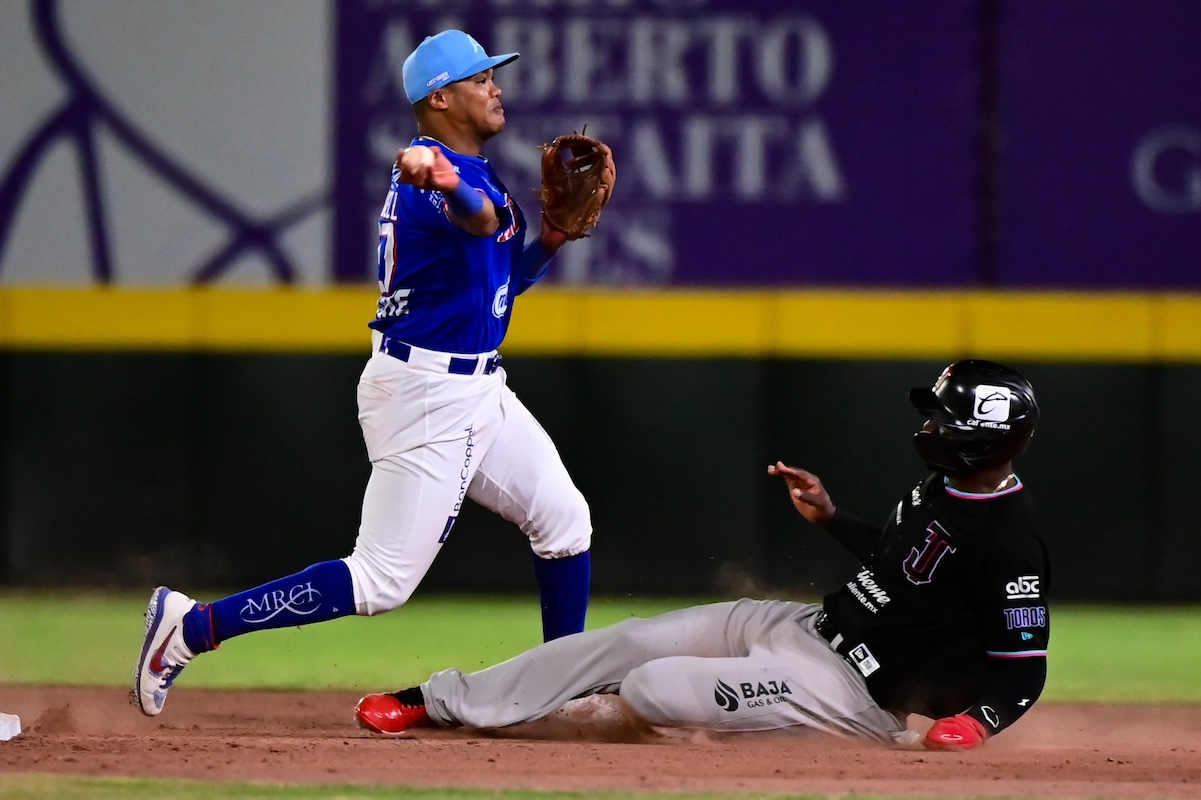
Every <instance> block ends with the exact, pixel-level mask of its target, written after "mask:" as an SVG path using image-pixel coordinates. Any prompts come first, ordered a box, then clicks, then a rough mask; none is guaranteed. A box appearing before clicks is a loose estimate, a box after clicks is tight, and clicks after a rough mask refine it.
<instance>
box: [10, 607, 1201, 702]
mask: <svg viewBox="0 0 1201 800" xmlns="http://www.w3.org/2000/svg"><path fill="white" fill-rule="evenodd" d="M148 596H149V593H146V594H145V595H143V594H138V595H136V596H135V595H107V594H89V593H77V594H69V595H56V596H50V595H41V594H25V593H0V683H62V684H81V685H101V686H123V685H126V684H127V683H128V682H129V680H130V678H129V676H130V670H131V668H132V666H133V663H134V660H135V659H136V657H137V653H138V649H139V648H140V646H141V638H142V630H143V623H142V612H143V610H144V608H145V603H146V600H147V598H148ZM695 602H701V601H698V600H685V599H635V598H596V599H595V600H594V602H593V605H592V608H591V610H590V612H589V627H590V628H597V627H602V626H604V625H609V624H611V623H613V622H617V621H618V620H620V619H624V618H626V617H630V616H643V617H644V616H651V615H653V614H657V613H660V612H662V611H666V610H669V609H673V608H680V607H682V606H685V605H689V604H690V603H695ZM1053 613H1054V618H1053V628H1052V636H1051V657H1050V662H1049V663H1050V678H1049V681H1048V686H1047V689H1046V692H1045V693H1044V695H1043V699H1044V700H1046V701H1057V700H1058V701H1086V702H1090V701H1091V702H1106V703H1190V704H1191V703H1201V680H1198V678H1197V665H1198V664H1201V608H1197V607H1184V608H1178V607H1170V608H1166V607H1129V608H1113V607H1086V606H1061V607H1056V608H1055V609H1054V612H1053ZM540 639H541V632H540V628H539V621H538V613H537V605H536V601H535V600H534V599H533V598H528V597H471V598H462V597H440V596H431V595H424V596H419V597H416V598H414V599H413V601H412V602H411V603H409V604H408V605H407V606H405V607H404V608H401V609H398V610H397V611H394V612H392V613H390V614H385V615H383V616H380V617H374V618H370V619H368V618H358V617H351V618H347V619H341V620H336V621H334V622H329V623H325V624H322V625H312V626H308V627H306V628H304V629H297V628H289V629H285V630H278V631H263V632H261V633H258V634H255V635H252V636H244V637H240V638H237V639H233V640H230V641H228V642H226V643H225V644H223V645H222V646H221V651H220V653H218V654H217V655H216V656H212V657H203V658H199V659H197V660H196V661H195V662H194V663H193V664H192V665H191V666H190V667H189V668H188V674H187V677H186V680H187V683H188V686H193V687H210V688H252V687H253V688H274V689H316V688H337V689H367V690H377V689H383V688H389V687H399V686H405V685H410V684H413V683H417V682H420V681H422V680H424V679H425V678H427V677H428V676H429V674H430V673H432V672H435V671H437V670H440V669H445V668H447V667H452V666H453V667H458V668H460V669H466V670H471V669H477V668H481V667H485V666H488V665H490V664H494V663H496V662H498V661H502V660H504V659H506V658H508V657H510V656H512V655H515V654H517V653H519V652H521V651H523V650H525V649H527V648H529V647H531V646H533V645H535V644H537V643H538V642H539V641H540Z"/></svg>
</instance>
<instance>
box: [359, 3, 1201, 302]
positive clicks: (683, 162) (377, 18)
mask: <svg viewBox="0 0 1201 800" xmlns="http://www.w3.org/2000/svg"><path fill="white" fill-rule="evenodd" d="M336 8H337V26H338V31H337V46H336V53H337V56H336V58H337V70H336V72H337V80H336V103H337V110H336V126H337V130H336V134H335V139H336V142H337V147H336V153H335V160H336V164H335V174H336V175H337V179H336V180H337V185H336V195H337V208H336V214H335V228H336V231H335V249H336V259H335V261H336V274H337V277H338V278H339V279H340V280H345V281H361V280H364V279H371V278H373V266H372V257H373V251H374V240H375V232H374V220H375V216H376V214H377V213H378V208H379V206H380V204H381V203H382V200H383V196H384V194H385V192H386V189H387V181H388V172H389V165H390V162H391V161H392V159H393V158H394V157H395V154H396V150H397V148H398V147H399V146H401V145H402V144H404V143H406V142H407V141H408V139H409V138H410V137H411V136H412V135H413V133H414V132H415V123H414V121H413V118H412V114H411V112H410V111H409V109H408V106H407V104H406V102H405V100H404V97H403V93H402V92H401V90H400V85H401V81H400V65H401V62H402V61H403V59H404V57H405V56H406V55H407V54H408V53H409V52H410V51H411V50H412V48H413V47H415V46H416V45H417V44H418V43H419V42H420V41H421V39H422V38H424V37H425V36H426V35H429V34H432V33H435V32H437V31H439V30H443V29H445V28H448V27H459V28H463V29H465V30H468V31H469V32H471V33H472V34H473V35H475V36H476V37H477V38H478V39H479V40H480V41H481V43H482V44H483V45H484V46H485V48H487V49H488V50H489V52H493V53H497V52H510V51H518V52H520V53H521V54H522V57H521V58H520V59H519V60H518V61H516V62H514V63H513V64H511V65H508V66H506V67H503V68H502V69H501V70H498V72H497V81H498V83H499V84H500V85H501V88H502V89H503V90H504V97H503V99H504V103H505V108H506V111H507V114H508V118H509V126H508V128H507V130H506V131H505V132H504V133H503V134H501V135H500V136H498V137H497V138H496V139H494V140H493V141H492V142H490V143H489V146H488V148H487V150H486V154H487V155H488V156H489V157H490V158H491V159H492V160H493V161H494V162H495V164H496V167H497V171H498V172H499V174H500V175H501V177H502V179H504V180H505V181H506V183H507V184H508V186H509V189H510V191H511V192H512V193H513V195H514V196H515V197H516V198H517V200H518V201H519V202H520V203H521V204H522V205H523V206H524V207H525V209H526V210H527V212H535V211H536V208H537V201H536V199H535V197H534V192H533V187H535V186H536V185H537V184H538V156H539V151H538V147H537V146H538V145H539V144H540V143H542V142H544V141H547V140H549V139H551V138H553V137H554V136H555V135H556V134H559V133H563V132H567V131H571V130H579V129H580V128H581V127H583V126H584V125H585V124H587V126H588V131H589V132H591V133H595V134H596V135H598V136H600V137H601V138H603V139H605V140H606V141H608V142H609V143H610V144H611V145H612V147H613V150H614V152H615V154H616V156H617V159H618V166H619V182H618V186H617V191H616V193H615V196H614V200H613V202H612V203H611V204H610V206H609V208H608V209H607V210H606V212H605V217H604V221H603V223H602V225H601V226H600V228H598V229H597V231H596V233H595V235H594V236H593V237H592V238H591V239H590V240H587V241H585V242H582V243H577V244H574V245H572V246H571V247H569V248H567V249H566V250H565V251H564V253H563V254H562V255H561V256H560V258H559V259H558V261H557V262H556V267H555V269H554V270H553V277H552V278H551V279H550V280H553V281H557V282H559V283H563V284H575V285H589V284H591V285H616V284H649V285H678V286H698V285H699V286H717V287H733V286H740V285H747V286H772V285H781V286H784V285H787V286H806V285H828V286H851V287H853V286H896V287H902V288H924V287H976V286H989V285H1001V286H1012V287H1043V286H1075V287H1082V288H1109V287H1123V288H1125V287H1135V288H1137V287H1165V286H1166V287H1192V288H1201V270H1199V269H1197V268H1196V266H1195V264H1196V261H1197V259H1196V257H1195V255H1196V251H1197V247H1196V244H1197V242H1198V241H1199V240H1201V236H1199V234H1201V166H1199V163H1201V93H1198V92H1196V91H1195V90H1194V89H1192V88H1191V86H1192V84H1195V83H1196V80H1195V78H1197V76H1199V75H1201V69H1199V67H1201V55H1199V54H1201V48H1198V47H1197V46H1196V43H1195V41H1194V39H1195V36H1192V35H1190V34H1189V32H1190V31H1193V32H1195V31H1197V30H1201V3H1196V4H1190V3H1185V2H1167V1H1166V0H1165V1H1164V2H1159V3H1155V4H1143V3H1138V2H1134V1H1133V0H1127V1H1126V2H1107V3H1095V4H1094V3H1089V4H1081V3H1070V2H1065V1H1064V0H1059V2H1046V3H1024V4H1023V3H1009V2H995V1H994V2H989V0H976V1H972V2H964V1H963V0H929V1H928V2H926V3H923V4H922V5H921V8H920V13H917V12H915V10H914V7H913V6H912V5H909V4H901V3H889V4H886V3H870V4H869V3H845V2H834V1H830V2H792V3H781V2H778V0H738V1H737V2H735V1H734V0H589V2H584V0H488V1H487V2H480V1H479V0H474V1H470V0H403V2H401V1H400V0H392V1H391V2H389V1H388V0H377V2H372V3H350V2H347V3H339V4H337V5H336ZM986 12H987V13H986ZM990 42H991V43H994V44H995V47H992V46H986V45H987V44H988V43H990ZM1189 76H1192V77H1191V78H1189ZM986 78H987V79H986ZM986 120H993V121H995V123H996V124H999V125H1000V130H999V132H998V133H997V135H996V136H995V137H987V138H986V137H984V136H983V135H982V131H984V130H985V126H986ZM989 124H993V123H989ZM991 141H995V142H998V143H999V145H998V148H996V149H992V148H989V147H986V146H984V143H985V142H991ZM981 231H984V232H985V233H984V234H983V235H982V233H981ZM994 234H995V239H994V238H993V236H994ZM1190 245H1191V246H1190Z"/></svg>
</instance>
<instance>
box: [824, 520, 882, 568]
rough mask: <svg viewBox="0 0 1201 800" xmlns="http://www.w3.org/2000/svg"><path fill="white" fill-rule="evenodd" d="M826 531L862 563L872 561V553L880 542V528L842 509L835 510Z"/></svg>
mask: <svg viewBox="0 0 1201 800" xmlns="http://www.w3.org/2000/svg"><path fill="white" fill-rule="evenodd" d="M825 529H826V530H827V531H829V532H830V534H831V535H832V536H833V537H834V538H835V539H837V540H838V541H839V542H841V543H842V546H843V547H845V548H846V549H848V550H850V551H851V552H852V553H854V554H855V555H856V556H857V557H858V558H859V559H860V560H862V561H870V560H871V557H872V552H873V551H874V550H875V548H876V544H877V543H878V542H879V541H880V534H881V530H880V529H879V528H877V527H876V526H875V525H869V524H868V523H866V522H864V521H862V520H860V519H857V518H855V517H853V516H851V515H850V514H848V513H847V512H845V511H843V510H842V509H841V508H836V509H834V516H833V517H831V518H830V521H829V522H828V523H826V525H825Z"/></svg>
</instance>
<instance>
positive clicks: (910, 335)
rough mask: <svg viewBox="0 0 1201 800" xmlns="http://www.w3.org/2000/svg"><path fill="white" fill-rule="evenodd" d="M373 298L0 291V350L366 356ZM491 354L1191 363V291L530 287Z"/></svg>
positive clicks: (353, 294)
mask: <svg viewBox="0 0 1201 800" xmlns="http://www.w3.org/2000/svg"><path fill="white" fill-rule="evenodd" d="M375 299H376V293H375V289H374V287H371V286H363V287H354V288H339V289H326V290H306V289H274V288H271V289H240V290H233V289H170V290H150V289H145V290H142V289H138V290H135V289H33V288H29V289H26V288H9V289H0V348H3V349H6V350H17V351H27V350H68V351H71V350H84V351H87V350H154V351H161V350H168V351H171V350H178V351H202V352H361V353H365V352H367V349H368V348H369V347H370V344H369V335H368V330H367V327H366V323H367V322H368V321H369V320H370V319H372V318H373V316H374V312H375ZM503 349H504V351H505V352H506V353H511V354H521V353H528V354H541V355H584V356H663V357H726V356H729V357H754V356H784V357H810V358H886V359H892V358H901V359H906V358H932V359H936V360H944V359H947V358H952V357H959V356H963V355H981V356H988V357H995V358H1012V359H1021V360H1034V361H1048V360H1050V361H1127V362H1160V361H1163V362H1185V363H1201V294H1172V293H1112V294H1109V293H1061V292H983V291H972V292H964V291H917V292H900V291H898V292H891V291H830V290H816V289H813V290H810V289H792V290H786V291H766V290H747V291H719V290H688V291H683V290H655V291H652V290H623V291H617V290H596V289H590V290H582V289H580V290H566V289H552V288H550V287H538V288H535V289H534V290H533V291H531V292H529V293H528V294H526V295H523V296H522V297H520V298H518V299H517V303H516V313H515V315H514V321H513V326H512V329H511V331H510V333H509V337H508V339H507V340H506V342H505V345H504V348H503Z"/></svg>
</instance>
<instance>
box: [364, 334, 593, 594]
mask: <svg viewBox="0 0 1201 800" xmlns="http://www.w3.org/2000/svg"><path fill="white" fill-rule="evenodd" d="M493 355H495V353H485V354H481V355H466V356H461V357H462V358H475V359H477V368H476V370H475V373H474V374H472V375H457V374H450V373H448V372H447V365H448V363H449V360H450V358H451V357H452V354H448V353H439V352H434V351H430V350H423V349H421V348H416V347H414V348H412V352H411V354H410V356H409V360H408V361H401V360H399V359H397V358H393V357H392V356H390V355H388V354H386V353H382V352H376V353H375V354H374V355H373V356H372V357H371V359H370V360H368V362H367V365H366V367H365V368H364V370H363V374H362V377H361V378H360V381H359V388H358V403H359V423H360V425H361V426H362V429H363V439H364V441H365V443H366V445H367V455H368V458H369V459H370V461H371V477H370V479H369V480H368V482H367V489H366V491H365V493H364V495H363V515H362V522H361V525H360V527H359V533H358V539H357V540H356V542H355V548H354V552H353V553H352V554H351V555H350V556H349V557H347V558H346V559H345V561H346V564H347V565H348V566H349V568H350V574H351V577H352V579H353V581H354V598H355V604H356V606H357V610H358V613H359V614H362V615H372V614H380V613H383V612H385V611H390V610H391V609H394V608H398V607H399V606H401V605H403V604H404V603H405V602H406V601H407V600H408V599H409V597H410V596H411V595H412V593H413V591H414V590H415V589H416V588H417V585H418V584H419V583H420V582H421V579H422V578H423V577H425V574H426V572H427V571H428V570H429V568H430V565H431V564H433V562H434V558H435V557H436V556H437V554H438V551H439V550H440V549H441V547H442V544H443V542H444V541H445V540H446V537H447V535H449V534H450V528H451V526H452V525H453V524H454V520H455V518H456V517H458V515H459V509H460V508H461V507H462V504H463V502H464V499H465V498H471V500H473V501H474V502H476V503H479V504H480V505H482V506H484V507H485V508H488V509H490V510H492V511H495V512H496V513H498V514H500V515H501V516H502V517H504V518H505V519H507V520H509V521H510V522H513V523H514V524H516V525H517V526H518V527H519V528H520V529H521V530H522V532H524V533H525V534H526V536H528V537H529V540H530V546H531V548H532V549H533V551H534V553H535V554H536V555H538V556H540V557H542V558H561V557H564V556H572V555H577V554H579V553H582V552H584V551H585V550H587V549H588V548H589V546H590V544H591V538H592V522H591V518H590V514H589V511H588V504H587V502H586V501H585V500H584V497H583V495H582V494H581V493H580V491H579V489H577V488H576V486H575V484H574V483H573V482H572V480H571V477H570V476H569V475H568V474H567V468H566V467H565V466H564V465H563V461H562V459H561V458H560V456H559V453H558V450H557V449H556V448H555V445H554V443H553V442H552V441H551V439H550V437H549V436H548V435H547V434H546V432H545V431H544V430H543V429H542V426H541V425H539V424H538V421H537V420H536V419H534V416H533V415H532V414H531V413H530V412H529V410H528V409H527V408H526V407H525V406H524V405H523V404H522V402H521V401H520V400H519V399H518V398H517V395H515V394H514V393H513V391H512V390H511V389H509V388H508V386H506V385H505V372H504V369H503V368H497V369H496V371H495V372H493V373H491V374H485V373H484V365H485V364H486V363H487V358H488V357H490V356H493Z"/></svg>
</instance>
